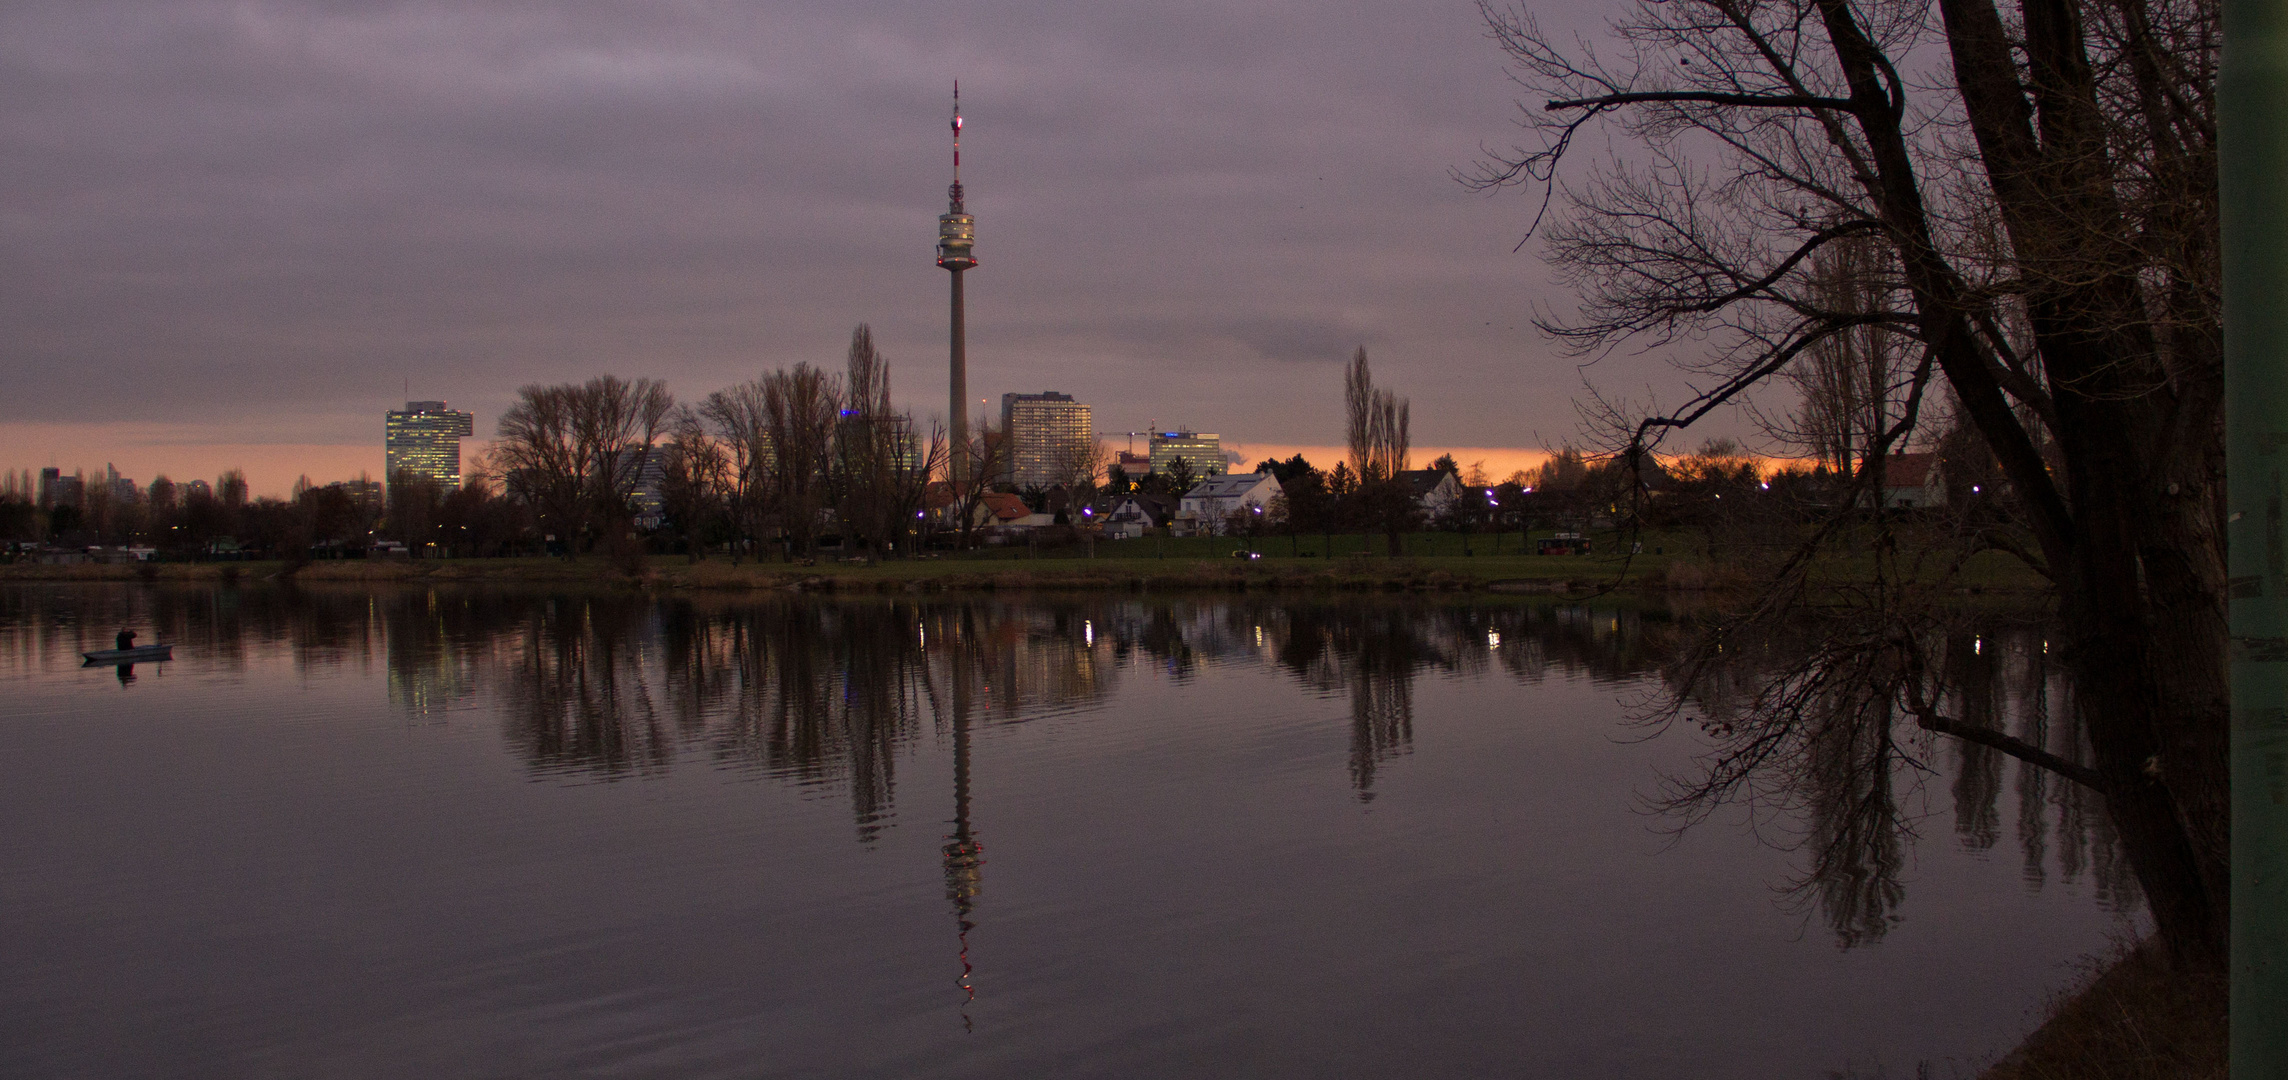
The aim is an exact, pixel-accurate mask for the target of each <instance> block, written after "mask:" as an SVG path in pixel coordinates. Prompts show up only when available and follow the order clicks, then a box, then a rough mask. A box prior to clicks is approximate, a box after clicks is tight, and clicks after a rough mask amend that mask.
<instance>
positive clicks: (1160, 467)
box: [1152, 431, 1224, 476]
mask: <svg viewBox="0 0 2288 1080" xmlns="http://www.w3.org/2000/svg"><path fill="white" fill-rule="evenodd" d="M1179 459H1180V460H1182V461H1183V462H1184V463H1185V464H1186V465H1189V466H1191V470H1192V475H1193V476H1211V475H1215V474H1219V473H1222V472H1223V471H1224V460H1223V436H1221V435H1217V434H1215V433H1213V432H1198V431H1155V432H1153V433H1152V471H1153V472H1156V473H1165V472H1167V471H1168V469H1169V467H1170V466H1172V465H1174V464H1175V463H1176V462H1177V461H1178V460H1179Z"/></svg>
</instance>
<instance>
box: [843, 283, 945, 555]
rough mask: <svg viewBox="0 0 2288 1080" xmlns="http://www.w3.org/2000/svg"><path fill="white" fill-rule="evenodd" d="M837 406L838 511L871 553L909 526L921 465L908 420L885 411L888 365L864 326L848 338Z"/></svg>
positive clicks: (848, 533) (850, 532) (911, 422)
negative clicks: (841, 402) (844, 373)
mask: <svg viewBox="0 0 2288 1080" xmlns="http://www.w3.org/2000/svg"><path fill="white" fill-rule="evenodd" d="M843 388H844V393H843V408H842V410H841V416H840V421H839V424H838V427H837V430H836V440H835V441H836V452H835V459H836V465H837V473H838V475H837V482H836V485H835V486H836V489H837V493H838V496H839V498H838V499H837V504H838V513H839V515H840V517H841V520H842V524H843V532H844V536H845V537H846V538H848V537H851V536H853V535H855V536H856V537H857V538H858V539H860V540H861V541H862V542H863V543H864V544H865V545H866V546H867V547H868V548H869V549H871V550H872V551H873V552H874V553H875V554H876V555H880V554H881V553H882V551H883V550H884V548H885V546H886V545H889V544H893V543H896V540H897V537H899V536H902V535H904V534H905V533H906V532H907V531H908V530H909V529H910V528H911V526H912V522H911V521H910V514H911V511H910V510H908V509H907V507H908V505H909V503H911V502H913V501H914V499H915V497H916V490H915V489H916V488H917V484H916V482H915V481H916V477H917V474H918V475H919V476H922V477H926V476H927V475H928V474H927V473H926V472H921V471H920V470H921V467H922V466H923V465H924V464H925V463H924V462H923V461H922V460H920V459H921V457H922V453H921V448H920V447H919V446H918V445H917V444H916V443H915V438H914V420H913V417H912V416H911V415H909V414H906V413H901V412H898V411H897V410H895V409H893V408H891V407H890V362H889V360H888V359H887V358H886V357H884V356H883V355H882V354H881V353H880V352H879V351H878V350H876V349H875V348H874V332H873V330H872V329H871V328H870V327H868V326H867V325H866V324H864V323H860V324H858V328H857V329H856V330H854V331H852V332H851V334H850V352H849V357H848V372H847V374H846V375H845V376H844V380H843Z"/></svg>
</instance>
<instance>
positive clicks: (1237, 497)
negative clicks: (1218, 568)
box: [1174, 472, 1281, 536]
mask: <svg viewBox="0 0 2288 1080" xmlns="http://www.w3.org/2000/svg"><path fill="white" fill-rule="evenodd" d="M1280 494H1281V491H1280V487H1279V478H1278V477H1276V476H1273V475H1272V474H1270V473H1267V472H1258V473H1233V474H1229V475H1225V476H1211V477H1208V478H1207V479H1205V480H1202V481H1200V483H1199V484H1198V486H1196V487H1194V488H1192V490H1190V491H1187V492H1185V493H1184V498H1183V501H1182V503H1180V504H1179V505H1178V506H1177V508H1176V520H1175V524H1174V529H1175V533H1176V535H1178V536H1221V535H1223V534H1224V531H1225V530H1226V529H1227V528H1229V524H1230V520H1231V518H1232V516H1233V515H1235V514H1260V513H1263V512H1264V511H1265V509H1266V508H1268V507H1269V506H1270V505H1271V500H1273V499H1275V498H1278V497H1279V495H1280Z"/></svg>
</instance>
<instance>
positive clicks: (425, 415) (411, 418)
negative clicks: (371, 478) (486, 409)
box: [383, 401, 476, 489]
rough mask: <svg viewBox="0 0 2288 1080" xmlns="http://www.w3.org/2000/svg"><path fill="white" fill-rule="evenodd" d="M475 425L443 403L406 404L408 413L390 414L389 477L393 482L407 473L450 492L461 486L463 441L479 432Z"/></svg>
mask: <svg viewBox="0 0 2288 1080" xmlns="http://www.w3.org/2000/svg"><path fill="white" fill-rule="evenodd" d="M475 423H476V418H475V417H474V416H471V415H470V414H468V413H465V412H454V411H453V410H451V409H448V408H446V407H445V403H444V402H442V401H408V402H406V403H405V411H404V412H393V413H390V414H389V417H388V420H387V422H386V425H385V426H386V429H387V436H386V438H385V440H384V443H383V445H384V447H385V448H386V450H387V453H388V471H387V473H386V474H385V475H387V477H388V478H389V480H390V481H391V482H392V483H394V482H396V480H397V476H398V474H399V473H406V474H410V475H412V476H416V477H420V478H422V479H427V480H435V481H437V482H438V483H440V484H443V485H444V486H445V487H446V488H448V489H451V488H458V487H460V486H461V440H462V439H464V438H466V437H468V436H469V435H470V434H471V433H473V432H474V431H475V430H476V429H475Z"/></svg>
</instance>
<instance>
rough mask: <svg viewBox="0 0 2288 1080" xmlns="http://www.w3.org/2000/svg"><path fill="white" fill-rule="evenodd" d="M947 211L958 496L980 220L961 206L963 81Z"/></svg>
mask: <svg viewBox="0 0 2288 1080" xmlns="http://www.w3.org/2000/svg"><path fill="white" fill-rule="evenodd" d="M945 194H946V203H947V205H946V210H945V213H942V214H939V215H938V217H937V264H938V265H939V266H942V267H945V268H946V269H947V270H948V271H951V272H952V274H953V330H952V339H953V357H952V360H953V363H952V381H951V384H950V386H949V394H948V395H947V403H948V404H949V405H951V406H952V408H951V409H950V410H949V412H948V415H947V417H946V420H947V422H948V423H949V424H951V425H952V428H953V430H952V432H951V435H952V442H953V447H952V449H953V454H952V458H953V490H954V495H955V498H957V499H958V498H959V497H960V495H961V493H962V492H964V491H967V490H968V488H969V357H968V355H967V341H966V338H967V333H966V328H965V326H964V325H963V315H962V304H961V272H962V271H964V270H967V269H969V268H970V267H972V266H975V265H977V257H976V256H975V255H972V254H970V246H971V245H972V244H974V243H975V242H976V234H977V221H976V219H974V218H972V217H970V216H969V211H967V210H965V209H963V208H962V205H961V82H960V80H958V79H957V80H955V81H954V84H953V186H951V187H948V188H946V189H945Z"/></svg>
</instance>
